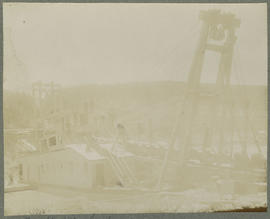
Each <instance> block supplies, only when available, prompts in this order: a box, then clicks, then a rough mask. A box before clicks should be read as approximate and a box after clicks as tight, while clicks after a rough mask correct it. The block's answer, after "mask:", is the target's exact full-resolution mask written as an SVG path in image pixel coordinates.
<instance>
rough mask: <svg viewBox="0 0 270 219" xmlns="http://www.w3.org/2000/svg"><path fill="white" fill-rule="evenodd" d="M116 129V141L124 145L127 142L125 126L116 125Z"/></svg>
mask: <svg viewBox="0 0 270 219" xmlns="http://www.w3.org/2000/svg"><path fill="white" fill-rule="evenodd" d="M116 128H117V141H118V142H119V143H120V144H125V143H126V141H127V132H126V128H125V126H124V125H123V124H121V123H118V124H117V126H116Z"/></svg>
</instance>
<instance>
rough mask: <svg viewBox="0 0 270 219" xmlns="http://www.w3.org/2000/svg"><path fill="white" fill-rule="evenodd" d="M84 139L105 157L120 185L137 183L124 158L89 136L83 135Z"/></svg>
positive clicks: (132, 185)
mask: <svg viewBox="0 0 270 219" xmlns="http://www.w3.org/2000/svg"><path fill="white" fill-rule="evenodd" d="M84 139H85V141H86V142H87V144H88V145H89V146H90V147H91V148H93V149H95V150H96V151H97V152H98V153H100V154H101V155H103V156H104V157H106V158H107V160H108V161H109V162H110V164H111V166H112V168H113V170H114V172H115V174H116V176H117V178H118V180H119V181H120V183H121V185H122V186H124V187H134V186H136V185H137V180H136V178H135V176H134V175H133V173H132V171H131V169H130V167H129V166H128V164H127V162H126V161H125V160H124V159H122V158H121V157H118V156H117V155H115V154H114V153H113V152H112V151H111V150H109V149H107V148H103V147H101V146H100V145H99V144H98V142H94V141H93V139H92V137H91V136H87V135H85V136H84ZM114 144H115V142H114ZM113 146H114V145H113Z"/></svg>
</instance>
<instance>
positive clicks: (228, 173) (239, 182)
mask: <svg viewBox="0 0 270 219" xmlns="http://www.w3.org/2000/svg"><path fill="white" fill-rule="evenodd" d="M199 17H200V19H201V21H202V29H201V33H200V38H199V42H198V46H197V49H196V51H195V56H194V59H193V62H192V65H191V69H190V72H189V77H188V82H187V85H186V89H185V94H184V98H183V103H182V105H181V109H179V115H178V116H177V118H176V120H175V126H174V129H173V130H172V133H171V139H170V142H169V143H168V145H167V146H166V147H159V149H158V150H159V155H158V156H157V157H156V160H159V161H158V162H159V163H160V166H159V168H160V170H159V171H158V172H159V174H158V176H157V177H156V179H153V180H152V181H153V182H152V184H151V185H148V186H147V190H150V191H163V190H168V189H171V190H173V191H177V190H181V189H183V188H185V189H187V188H189V187H191V188H194V187H200V186H202V185H203V184H204V182H205V184H207V185H215V186H217V187H218V188H219V189H220V191H225V190H226V188H225V187H228V185H232V187H231V188H232V189H231V190H230V191H229V193H230V194H233V193H235V192H239V191H240V192H243V193H246V192H255V193H256V192H258V191H264V190H265V188H266V183H263V184H261V182H264V181H265V179H264V177H265V172H266V167H265V165H266V158H265V157H264V153H263V149H262V147H261V145H260V144H259V141H258V140H257V133H256V131H255V130H254V128H253V126H252V121H251V118H250V115H249V113H248V107H249V106H248V104H247V105H246V107H242V108H241V107H237V106H236V105H237V104H235V101H234V97H233V93H232V86H231V83H230V82H231V72H232V61H233V53H234V46H235V43H236V40H237V37H236V34H235V32H236V29H237V28H239V27H240V20H239V19H237V18H236V17H235V16H234V15H233V14H230V13H221V11H219V10H208V11H201V13H200V16H199ZM207 51H213V52H216V53H217V55H220V62H219V68H218V72H217V79H216V83H215V86H213V87H212V88H211V89H210V90H209V91H207V92H205V91H204V90H203V89H201V87H202V86H201V85H202V84H201V80H200V79H201V75H202V68H203V64H204V59H205V56H206V52H207ZM59 89H60V88H59V86H58V85H55V84H48V85H44V84H41V83H37V84H35V85H34V86H33V94H34V95H35V96H37V99H38V103H39V105H41V104H42V101H41V100H42V99H43V97H44V96H46V95H48V94H53V96H54V98H53V102H54V103H53V104H57V102H58V101H57V98H59V94H58V90H59ZM244 95H245V94H244ZM243 98H244V96H243ZM202 101H206V102H207V106H208V108H207V109H206V110H205V113H204V115H203V116H204V118H207V119H205V120H206V121H207V122H206V123H204V126H203V129H204V132H203V136H202V138H201V139H202V142H201V143H200V144H198V145H199V146H198V147H192V146H191V145H192V139H193V137H194V136H196V134H197V133H196V132H195V131H194V127H195V126H196V125H197V124H198V123H197V121H198V120H199V116H202V115H200V114H199V111H200V110H201V109H200V108H199V106H200V103H201V102H202ZM247 103H248V102H247ZM89 105H91V103H89V102H85V103H84V105H83V106H82V109H79V110H78V111H77V112H74V110H73V111H72V110H71V111H70V112H68V110H64V111H57V110H54V111H53V112H52V113H51V114H49V115H47V116H46V118H44V117H43V118H41V117H40V116H39V119H40V120H42V122H41V123H42V124H43V125H41V126H40V127H37V129H35V130H34V131H33V132H34V133H35V136H36V139H38V142H42V143H41V145H42V146H41V148H42V149H41V152H40V151H39V153H38V154H40V153H43V154H46V153H47V154H48V153H49V152H50V153H51V156H47V155H46V156H47V158H46V159H50V158H49V157H51V160H50V162H51V163H56V165H59V168H60V170H59V171H61V169H62V170H63V169H65V168H68V169H71V168H75V169H76V168H77V169H79V168H82V166H84V167H83V168H84V169H85V170H86V171H88V169H89V168H90V169H91V170H94V169H95V170H94V171H95V173H96V174H95V175H91V176H89V177H90V178H91V177H93V178H95V180H93V181H91V186H88V185H87V180H89V178H86V179H85V180H86V181H85V182H82V183H81V184H80V185H82V186H84V187H83V188H87V189H93V186H94V185H98V186H101V187H102V186H103V187H106V186H107V184H106V183H105V181H108V182H109V185H111V184H110V183H112V182H113V183H116V184H117V185H118V186H119V187H120V188H121V189H123V188H125V189H126V188H129V189H146V188H144V186H145V185H143V183H141V182H140V179H138V178H137V177H136V174H135V171H134V168H132V167H131V165H130V162H129V161H128V159H126V158H127V157H129V158H130V157H137V158H139V159H141V160H144V159H146V160H147V159H149V158H148V157H145V156H144V153H143V152H141V153H140V152H138V151H137V152H138V153H137V152H136V151H134V148H138V147H139V146H138V145H136V141H132V142H131V141H130V140H128V139H126V138H125V127H124V126H123V125H122V124H118V125H117V130H118V131H117V133H114V134H112V138H101V137H98V136H97V135H95V134H93V133H90V132H88V130H91V127H89V126H88V124H87V123H85V124H84V121H87V119H88V116H89V115H90V114H91V110H89ZM39 114H42V113H40V112H39ZM63 115H64V116H63ZM237 116H238V117H239V116H240V117H241V118H243V120H244V121H245V122H244V123H245V125H244V126H243V127H244V130H243V131H241V130H239V129H238V128H237V127H236V126H234V120H235V118H236V117H237ZM44 121H46V125H45V126H46V128H44ZM228 123H230V124H231V125H230V126H229V127H228ZM71 126H72V127H71ZM71 129H72V130H71ZM75 130H76V131H75ZM249 134H251V136H252V138H253V142H254V145H255V146H256V150H257V153H255V154H254V155H252V156H249V155H248V153H247V136H248V135H249ZM115 136H116V137H115ZM228 136H229V137H228ZM235 137H236V138H238V139H239V142H241V145H240V147H241V150H240V152H238V153H235V151H234V150H235V145H234V139H235ZM228 139H229V140H228ZM215 141H216V142H215ZM79 144H84V145H86V146H85V147H82V146H77V147H76V145H79ZM154 144H155V143H154V142H151V144H150V145H151V146H150V147H148V149H146V150H148V152H147V154H149V153H152V152H151V150H152V149H151V148H152V146H153V145H154ZM213 144H215V145H216V147H215V150H212V148H213V147H212V145H213ZM67 145H72V146H70V147H69V149H72V150H73V149H74V151H76V152H77V153H78V154H79V155H83V156H82V157H81V159H82V162H80V161H78V163H77V164H75V165H78V166H75V167H74V166H72V165H74V164H72V161H71V160H72V159H73V158H70V159H71V160H69V159H68V156H70V153H69V152H66V151H65V150H66V148H67V147H66V146H67ZM52 146H54V147H52ZM140 147H141V146H140ZM143 147H144V146H143ZM52 148H53V149H52ZM56 151H57V152H58V153H63V154H62V155H61V156H64V157H65V155H66V156H67V157H65V158H67V160H63V161H61V162H60V161H59V160H58V158H53V157H54V156H53V154H54V153H55V152H56ZM59 151H62V152H59ZM95 153H97V154H98V155H96V154H95ZM136 153H137V154H136ZM42 156H43V155H42ZM44 156H45V155H44ZM31 157H32V158H31V159H30V158H29V157H27V156H24V157H23V158H21V165H20V168H21V169H20V174H21V175H23V176H22V179H23V181H24V182H25V183H30V184H33V183H34V184H40V180H41V174H42V173H44V172H45V171H48V169H50V167H49V166H47V164H44V163H42V159H41V156H40V155H37V153H34V154H33V153H31ZM25 159H27V160H28V164H29V166H28V167H23V166H22V165H23V164H24V165H25ZM74 159H75V158H74ZM76 159H77V158H76ZM79 159H80V158H79ZM57 160H58V161H59V162H60V163H59V164H58V163H57V162H58V161H57ZM84 160H87V162H88V163H87V162H85V161H84ZM103 161H104V162H105V163H106V164H104V165H103ZM135 162H136V161H135ZM137 162H140V161H138V160H137ZM85 163H86V164H85ZM26 164H27V162H26ZM135 165H136V164H135ZM30 166H34V167H35V168H36V169H34V170H27V168H30ZM107 166H109V169H108V170H106V167H107ZM54 168H55V166H52V169H54ZM109 170H113V173H114V176H113V177H112V178H111V179H105V178H104V176H103V174H104V175H106V174H108V171H109ZM25 171H26V172H27V171H28V172H27V173H22V172H25ZM50 171H52V170H50ZM170 172H172V173H170ZM101 173H102V174H101ZM170 174H171V177H169V176H168V175H170ZM69 176H70V177H72V178H74V176H75V175H69ZM65 177H68V176H65ZM66 179H67V180H68V179H69V178H66ZM43 183H45V184H54V182H46V181H44V182H43ZM76 183H77V182H76ZM77 184H78V183H77ZM70 186H71V185H70ZM224 188H225V189H224ZM226 191H227V190H226Z"/></svg>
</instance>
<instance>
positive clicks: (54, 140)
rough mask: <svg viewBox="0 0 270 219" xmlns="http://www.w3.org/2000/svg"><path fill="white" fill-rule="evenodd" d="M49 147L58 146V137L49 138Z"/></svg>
mask: <svg viewBox="0 0 270 219" xmlns="http://www.w3.org/2000/svg"><path fill="white" fill-rule="evenodd" d="M49 145H50V146H55V145H56V136H53V137H50V138H49Z"/></svg>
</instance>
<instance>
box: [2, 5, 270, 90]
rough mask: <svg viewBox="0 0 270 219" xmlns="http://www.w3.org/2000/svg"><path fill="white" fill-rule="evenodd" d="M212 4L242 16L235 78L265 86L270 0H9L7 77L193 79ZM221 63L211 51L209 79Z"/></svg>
mask: <svg viewBox="0 0 270 219" xmlns="http://www.w3.org/2000/svg"><path fill="white" fill-rule="evenodd" d="M208 9H220V10H221V11H222V12H231V13H234V14H235V15H236V17H237V18H239V19H240V20H241V25H240V28H239V29H237V31H236V35H237V41H236V45H235V49H234V57H233V69H232V78H231V80H232V83H242V84H259V85H266V84H267V7H266V4H265V3H260V4H259V3H256V4H255V3H253V4H183V3H181V4H177V3H174V4H172V3H171V4H165V3H163V4H153V3H151V4H150V3H143V4H139V3H138V4H137V3H136V4H135V3H130V4H128V3H114V4H112V3H88V4H85V3H80V4H74V3H4V5H3V23H4V77H5V82H4V83H6V86H11V87H12V86H15V85H16V87H19V86H20V85H25V84H29V83H32V82H35V81H44V82H50V81H54V82H56V83H60V84H62V85H78V84H88V83H126V82H135V81H186V80H187V77H188V73H189V70H190V66H191V62H192V58H193V56H194V53H195V49H196V45H197V41H198V39H199V34H200V27H201V22H200V20H199V12H200V10H208ZM218 61H219V56H218V55H217V54H216V53H213V52H212V53H211V52H209V53H207V54H206V58H205V63H204V67H203V72H202V78H201V81H202V82H214V81H215V79H216V74H217V67H218V65H217V63H218ZM4 86H5V84H4Z"/></svg>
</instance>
